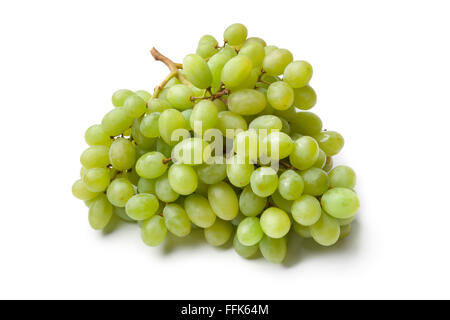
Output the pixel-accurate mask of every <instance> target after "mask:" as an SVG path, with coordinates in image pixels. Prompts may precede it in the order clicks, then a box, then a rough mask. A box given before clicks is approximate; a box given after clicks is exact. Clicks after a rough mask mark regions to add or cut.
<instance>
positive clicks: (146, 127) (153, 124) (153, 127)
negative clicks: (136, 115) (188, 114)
mask: <svg viewBox="0 0 450 320" xmlns="http://www.w3.org/2000/svg"><path fill="white" fill-rule="evenodd" d="M183 112H184V111H183ZM160 115H161V114H160V113H159V112H152V113H150V114H149V115H148V116H146V117H144V119H142V121H141V124H140V126H139V130H140V131H141V133H142V135H143V136H144V137H146V138H156V137H158V136H159V125H158V121H159V116H160Z"/></svg>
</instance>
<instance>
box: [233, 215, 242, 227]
mask: <svg viewBox="0 0 450 320" xmlns="http://www.w3.org/2000/svg"><path fill="white" fill-rule="evenodd" d="M244 219H245V216H244V215H243V214H242V212H239V213H238V215H237V216H236V218H234V219H233V220H231V223H232V224H233V226H236V227H237V226H238V225H239V223H241V221H242V220H244Z"/></svg>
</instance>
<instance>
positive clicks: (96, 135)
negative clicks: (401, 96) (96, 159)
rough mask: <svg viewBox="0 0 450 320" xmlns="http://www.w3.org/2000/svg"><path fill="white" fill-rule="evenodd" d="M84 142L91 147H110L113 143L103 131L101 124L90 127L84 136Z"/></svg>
mask: <svg viewBox="0 0 450 320" xmlns="http://www.w3.org/2000/svg"><path fill="white" fill-rule="evenodd" d="M84 140H86V143H87V144H88V145H90V146H106V147H109V146H110V145H111V142H112V141H111V138H110V137H109V135H107V134H106V132H105V131H103V128H102V126H101V125H99V124H95V125H93V126H90V127H89V128H88V129H87V130H86V132H85V134H84Z"/></svg>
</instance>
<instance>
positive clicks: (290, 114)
mask: <svg viewBox="0 0 450 320" xmlns="http://www.w3.org/2000/svg"><path fill="white" fill-rule="evenodd" d="M272 109H273V108H272ZM272 112H273V114H274V115H275V116H277V117H280V118H285V119H289V120H292V119H293V118H294V117H295V115H296V113H297V110H296V109H295V107H294V106H292V107H290V108H289V109H286V110H277V109H273V111H272Z"/></svg>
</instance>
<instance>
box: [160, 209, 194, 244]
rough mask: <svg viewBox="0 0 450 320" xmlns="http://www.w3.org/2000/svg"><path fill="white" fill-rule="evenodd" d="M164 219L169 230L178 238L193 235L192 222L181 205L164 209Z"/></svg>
mask: <svg viewBox="0 0 450 320" xmlns="http://www.w3.org/2000/svg"><path fill="white" fill-rule="evenodd" d="M163 217H164V222H165V224H166V226H167V229H168V230H169V231H170V232H171V233H173V234H174V235H176V236H177V237H185V236H187V235H188V234H189V233H191V221H190V220H189V217H188V215H187V213H186V211H185V210H184V209H183V208H182V207H181V206H180V205H178V204H175V203H170V204H167V205H166V206H165V207H164V211H163Z"/></svg>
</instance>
